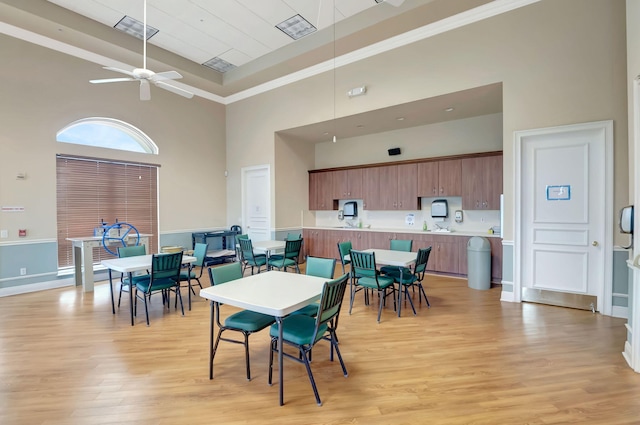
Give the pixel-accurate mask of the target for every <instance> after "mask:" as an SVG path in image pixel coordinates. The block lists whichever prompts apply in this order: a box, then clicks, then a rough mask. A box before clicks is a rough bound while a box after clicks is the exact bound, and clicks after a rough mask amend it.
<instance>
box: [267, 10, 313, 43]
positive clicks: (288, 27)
mask: <svg viewBox="0 0 640 425" xmlns="http://www.w3.org/2000/svg"><path fill="white" fill-rule="evenodd" d="M276 28H278V29H279V30H280V31H282V32H283V33H285V34H287V35H288V36H289V37H291V38H293V39H294V40H297V39H299V38H302V37H304V36H305V35H307V34H311V33H312V32H315V31H316V27H314V26H313V25H311V23H310V22H309V21H307V20H306V19H304V18H303V17H302V16H300V15H295V16H292V17H291V18H289V19H287V20H285V21H282V22H280V23H279V24H278V25H276Z"/></svg>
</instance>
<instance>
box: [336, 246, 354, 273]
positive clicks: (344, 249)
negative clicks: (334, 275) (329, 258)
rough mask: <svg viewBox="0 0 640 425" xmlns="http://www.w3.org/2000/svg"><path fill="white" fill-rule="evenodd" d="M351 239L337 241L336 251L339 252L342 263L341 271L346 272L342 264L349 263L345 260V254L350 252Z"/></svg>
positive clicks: (349, 262)
mask: <svg viewBox="0 0 640 425" xmlns="http://www.w3.org/2000/svg"><path fill="white" fill-rule="evenodd" d="M352 248H353V247H352V246H351V241H345V242H338V253H339V254H340V263H342V273H346V271H345V268H344V266H346V265H347V264H351V261H350V260H345V258H344V257H345V256H346V255H349V252H351V249H352Z"/></svg>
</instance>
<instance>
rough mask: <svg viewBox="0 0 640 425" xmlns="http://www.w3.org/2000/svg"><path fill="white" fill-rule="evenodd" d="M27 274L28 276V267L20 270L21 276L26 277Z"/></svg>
mask: <svg viewBox="0 0 640 425" xmlns="http://www.w3.org/2000/svg"><path fill="white" fill-rule="evenodd" d="M26 274H27V268H26V267H22V268H21V269H20V276H24V275H26Z"/></svg>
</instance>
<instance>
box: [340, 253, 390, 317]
mask: <svg viewBox="0 0 640 425" xmlns="http://www.w3.org/2000/svg"><path fill="white" fill-rule="evenodd" d="M350 257H351V267H352V273H351V302H350V304H349V314H351V309H352V308H353V300H354V299H355V295H356V292H358V291H359V290H361V289H365V290H367V289H371V290H373V291H375V292H377V293H378V298H380V307H379V308H378V323H380V315H381V314H382V306H383V304H384V303H385V301H386V298H387V296H389V295H393V307H394V310H395V307H396V297H395V295H396V287H395V286H394V281H395V280H394V278H393V277H388V276H382V275H380V273H379V272H378V269H377V267H376V256H375V254H374V253H373V252H362V251H354V250H353V249H352V250H351V253H350ZM389 289H391V293H389V292H388V291H389ZM365 303H367V297H366V292H365Z"/></svg>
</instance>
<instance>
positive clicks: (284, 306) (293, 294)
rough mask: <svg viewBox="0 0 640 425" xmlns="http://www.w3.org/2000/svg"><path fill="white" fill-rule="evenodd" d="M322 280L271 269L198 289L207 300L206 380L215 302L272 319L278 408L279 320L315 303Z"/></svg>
mask: <svg viewBox="0 0 640 425" xmlns="http://www.w3.org/2000/svg"><path fill="white" fill-rule="evenodd" d="M326 281H327V279H324V278H321V277H315V276H308V275H304V274H298V273H287V272H281V271H276V270H271V271H268V272H265V273H258V274H255V275H251V276H247V277H243V278H242V279H237V280H233V281H230V282H227V283H225V284H221V285H215V286H210V287H207V288H204V289H201V290H200V296H201V297H203V298H205V299H208V300H209V301H211V325H210V335H209V379H213V343H214V338H213V337H214V332H213V331H214V321H215V320H214V311H215V308H217V304H218V303H223V304H229V305H232V306H234V307H239V308H242V309H245V310H250V311H255V312H258V313H263V314H267V315H269V316H273V317H274V318H275V320H276V322H277V323H278V377H279V394H280V405H281V406H282V405H283V404H284V385H283V373H282V366H283V365H282V318H284V317H285V316H287V315H288V314H290V313H293V312H294V311H296V310H298V309H300V308H302V307H304V306H306V305H309V304H311V303H312V302H314V301H317V300H319V299H320V295H321V294H322V287H323V285H324V283H325V282H326Z"/></svg>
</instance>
